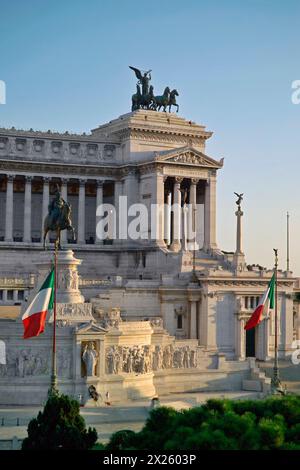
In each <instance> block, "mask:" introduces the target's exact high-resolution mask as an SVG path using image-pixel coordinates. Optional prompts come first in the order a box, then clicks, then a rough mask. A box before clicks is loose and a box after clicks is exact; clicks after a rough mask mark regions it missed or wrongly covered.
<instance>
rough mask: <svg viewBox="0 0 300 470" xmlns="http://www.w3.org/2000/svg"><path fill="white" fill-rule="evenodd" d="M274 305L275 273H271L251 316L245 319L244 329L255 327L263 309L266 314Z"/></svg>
mask: <svg viewBox="0 0 300 470" xmlns="http://www.w3.org/2000/svg"><path fill="white" fill-rule="evenodd" d="M274 305H275V274H273V276H272V279H271V280H270V282H269V285H268V288H267V290H266V291H265V292H264V294H263V296H262V297H261V298H260V301H259V304H258V306H257V307H256V309H255V310H254V312H253V313H252V315H251V318H250V319H249V320H248V321H247V323H246V325H245V330H251V328H255V327H256V326H257V325H258V324H259V323H260V322H261V320H262V316H263V313H264V311H265V310H266V311H267V314H268V313H269V311H270V310H272V309H273V308H274Z"/></svg>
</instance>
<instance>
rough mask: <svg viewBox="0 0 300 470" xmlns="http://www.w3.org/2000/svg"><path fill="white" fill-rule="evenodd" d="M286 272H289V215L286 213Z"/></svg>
mask: <svg viewBox="0 0 300 470" xmlns="http://www.w3.org/2000/svg"><path fill="white" fill-rule="evenodd" d="M286 270H287V272H289V270H290V214H289V213H288V212H287V213H286Z"/></svg>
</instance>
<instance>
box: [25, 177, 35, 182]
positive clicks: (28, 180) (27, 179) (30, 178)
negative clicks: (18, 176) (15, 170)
mask: <svg viewBox="0 0 300 470" xmlns="http://www.w3.org/2000/svg"><path fill="white" fill-rule="evenodd" d="M32 180H33V176H31V175H25V182H26V183H31V182H32Z"/></svg>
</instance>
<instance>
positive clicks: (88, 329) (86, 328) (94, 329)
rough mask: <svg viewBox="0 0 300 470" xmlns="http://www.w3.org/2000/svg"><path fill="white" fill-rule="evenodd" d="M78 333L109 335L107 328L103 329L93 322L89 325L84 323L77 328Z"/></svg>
mask: <svg viewBox="0 0 300 470" xmlns="http://www.w3.org/2000/svg"><path fill="white" fill-rule="evenodd" d="M76 332H77V333H107V330H106V329H105V328H102V327H101V326H100V325H98V324H97V323H95V322H93V321H91V322H89V323H83V324H81V325H79V326H78V327H77V328H76Z"/></svg>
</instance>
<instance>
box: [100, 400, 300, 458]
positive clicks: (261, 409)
mask: <svg viewBox="0 0 300 470" xmlns="http://www.w3.org/2000/svg"><path fill="white" fill-rule="evenodd" d="M106 449H107V450H111V451H113V450H126V449H127V450H129V449H136V450H149V451H151V450H260V449H261V450H274V449H285V450H300V396H284V397H269V398H267V399H264V400H241V401H234V400H208V401H207V403H205V404H204V405H202V406H200V407H197V408H192V409H189V410H182V411H175V410H174V409H173V408H168V407H160V408H156V409H154V410H152V411H151V412H150V415H149V418H148V420H147V421H146V424H145V426H144V427H143V429H142V430H141V431H140V432H138V433H134V432H133V431H130V432H129V431H119V432H118V433H115V434H114V435H112V437H111V439H110V441H109V443H108V444H107V446H106Z"/></svg>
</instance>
